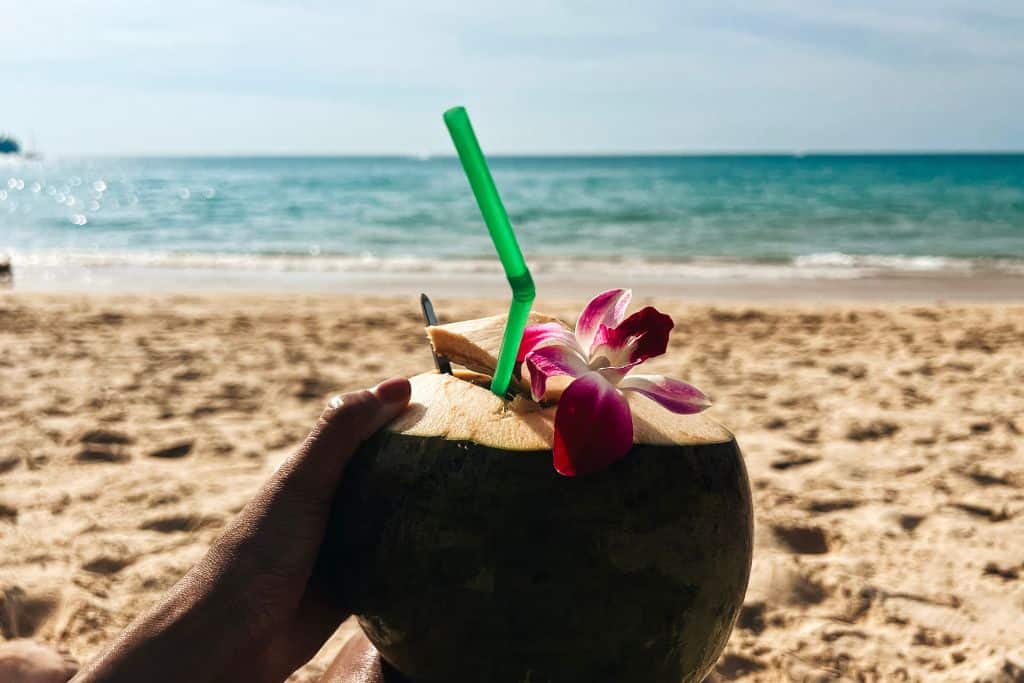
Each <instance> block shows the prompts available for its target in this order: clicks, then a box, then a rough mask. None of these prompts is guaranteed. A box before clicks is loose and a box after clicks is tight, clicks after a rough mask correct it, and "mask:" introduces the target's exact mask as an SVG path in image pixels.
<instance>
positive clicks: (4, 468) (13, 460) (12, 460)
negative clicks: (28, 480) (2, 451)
mask: <svg viewBox="0 0 1024 683" xmlns="http://www.w3.org/2000/svg"><path fill="white" fill-rule="evenodd" d="M20 464H21V458H20V457H19V456H17V455H0V474H4V473H5V472H10V471H11V470H13V469H14V468H15V467H17V466H18V465H20Z"/></svg>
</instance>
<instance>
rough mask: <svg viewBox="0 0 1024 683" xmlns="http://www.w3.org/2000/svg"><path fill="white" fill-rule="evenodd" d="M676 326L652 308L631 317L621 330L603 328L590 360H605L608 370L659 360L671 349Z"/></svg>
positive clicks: (596, 338)
mask: <svg viewBox="0 0 1024 683" xmlns="http://www.w3.org/2000/svg"><path fill="white" fill-rule="evenodd" d="M674 326H675V323H673V322H672V318H670V317H669V316H667V315H665V314H664V313H662V312H661V311H659V310H658V309H656V308H654V307H653V306H647V307H645V308H642V309H640V310H639V311H637V312H636V313H634V314H633V315H631V316H629V317H628V318H626V319H625V320H623V321H622V323H621V324H620V325H619V326H618V327H611V328H610V327H607V326H605V325H601V326H600V327H599V328H598V330H597V335H596V336H595V337H594V343H593V347H592V350H591V352H590V358H591V359H592V360H597V359H599V358H602V357H603V358H605V359H606V361H607V363H606V365H607V366H609V367H622V366H625V365H628V364H630V363H634V364H636V363H642V362H643V361H645V360H647V359H648V358H653V357H655V356H660V355H661V354H663V353H665V349H666V348H668V335H669V332H671V331H672V328H673V327H674Z"/></svg>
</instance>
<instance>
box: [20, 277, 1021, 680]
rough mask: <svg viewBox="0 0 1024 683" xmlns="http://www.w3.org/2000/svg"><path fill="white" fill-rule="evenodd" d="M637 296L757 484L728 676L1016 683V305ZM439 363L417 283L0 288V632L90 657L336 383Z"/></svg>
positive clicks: (459, 314) (172, 572)
mask: <svg viewBox="0 0 1024 683" xmlns="http://www.w3.org/2000/svg"><path fill="white" fill-rule="evenodd" d="M645 289H646V288H645ZM642 291H643V290H642V289H639V288H638V295H639V294H641V293H642ZM747 291H748V297H749V292H750V291H751V290H749V289H748V290H747ZM806 298H813V293H811V294H809V295H808V296H805V299H806ZM909 298H917V297H909ZM979 298H984V296H983V295H979ZM583 299H584V297H580V299H579V300H576V301H563V302H553V303H547V302H539V303H538V308H539V309H540V310H544V311H546V312H550V313H553V314H556V315H559V316H561V317H563V318H565V319H572V318H573V317H574V316H575V313H576V312H577V311H578V310H579V307H580V306H581V304H582V303H583ZM435 303H436V305H437V308H438V312H439V314H440V315H441V317H442V318H443V319H446V320H454V319H463V318H470V317H476V316H480V315H489V314H492V313H496V312H500V311H502V309H503V308H504V306H505V304H504V302H502V301H499V300H474V299H466V298H449V297H444V296H436V297H435ZM653 303H655V304H656V305H658V306H659V308H662V309H663V310H665V311H666V312H668V313H670V314H671V315H673V317H674V318H675V320H676V324H677V326H676V330H675V332H674V335H673V338H672V342H671V346H670V350H669V354H668V355H667V356H666V357H663V358H659V359H657V360H655V361H651V362H649V363H648V364H647V365H645V370H648V369H649V370H651V371H655V372H664V373H665V374H670V375H673V376H677V377H680V378H684V379H687V380H689V381H691V382H693V383H694V384H696V385H697V386H698V387H701V388H702V389H704V390H705V391H707V392H708V393H709V394H710V395H711V396H712V398H713V399H714V401H715V406H714V408H713V409H712V413H711V414H712V415H713V416H715V417H716V418H717V419H719V420H721V421H722V422H724V423H725V424H726V425H728V426H729V427H730V428H732V429H733V430H734V431H735V433H736V434H737V435H738V438H739V440H740V443H741V445H742V447H743V450H744V453H745V455H746V458H747V465H748V469H749V472H750V477H751V483H752V486H753V490H754V500H755V509H756V515H757V538H756V549H755V560H754V567H753V575H752V580H751V587H750V591H749V593H748V597H747V601H746V606H745V608H744V612H743V614H742V616H741V620H740V624H739V626H738V627H737V629H736V630H735V632H734V634H733V637H732V640H731V642H730V645H729V647H728V650H727V652H726V654H725V656H724V657H723V659H722V660H721V661H720V662H719V665H718V673H717V674H716V676H717V677H718V678H719V680H730V681H731V680H739V681H783V680H815V681H817V680H822V681H824V680H885V681H891V680H929V681H931V680H950V681H972V680H976V679H978V680H992V681H997V680H1010V681H1012V680H1020V679H1019V678H1017V679H1015V678H1002V679H1000V678H998V677H997V676H999V675H1004V676H1013V675H1018V676H1021V675H1024V674H1021V673H1018V674H1013V673H1012V672H1013V671H1014V670H1015V667H1024V651H1022V646H1021V641H1020V634H1021V633H1024V544H1022V543H1021V539H1022V538H1024V305H1021V304H1000V305H996V304H987V305H967V304H947V305H937V304H908V305H887V304H879V303H873V302H867V301H861V302H856V303H828V304H823V303H794V302H784V303H779V302H775V303H765V302H763V301H762V302H761V303H758V304H744V303H740V302H730V303H719V304H714V305H711V304H698V303H692V302H691V303H683V302H680V301H679V300H673V299H662V300H656V301H653ZM430 364H431V358H430V353H429V350H428V348H427V346H426V343H425V341H424V340H423V335H422V330H421V323H420V319H419V312H418V307H417V302H416V301H415V299H414V298H413V297H411V296H410V297H405V298H400V299H396V298H372V297H356V296H346V297H342V296H334V297H331V296H320V295H308V294H296V295H294V296H284V295H276V296H256V295H228V294H219V295H217V294H203V295H175V296H171V295H164V296H158V295H130V296H113V295H109V296H108V295H83V294H38V293H36V294H25V293H7V294H2V295H0V634H2V636H3V638H14V637H16V636H29V637H35V638H38V639H42V640H44V641H48V642H52V643H56V644H61V645H64V646H67V647H68V648H70V649H71V650H72V651H73V653H74V654H75V655H76V656H78V657H79V658H87V657H89V656H90V655H91V654H93V653H94V652H96V650H97V648H99V647H100V645H101V644H102V643H103V642H104V641H105V640H107V639H109V638H110V637H111V636H113V635H114V634H115V633H116V632H117V631H118V630H119V629H120V628H121V627H123V626H124V625H125V624H126V623H127V622H128V621H129V620H130V619H131V618H132V616H133V615H134V614H136V613H137V612H138V611H139V610H141V609H143V608H144V607H145V606H146V605H147V604H149V603H151V602H152V601H153V600H154V599H155V598H156V597H157V596H158V595H159V594H160V593H161V592H163V591H164V590H166V589H167V588H168V587H169V586H170V585H171V584H173V583H174V581H175V580H176V579H177V578H178V577H179V576H180V575H181V574H182V573H183V572H184V571H186V570H187V569H188V567H189V566H190V565H191V564H192V563H193V562H195V561H196V560H197V559H198V558H199V557H200V556H201V555H202V553H203V552H204V551H205V549H206V548H207V547H208V545H209V544H210V543H211V542H212V541H213V539H214V538H216V536H217V534H218V532H219V529H220V528H221V527H222V526H223V525H224V524H225V522H226V520H227V519H229V518H230V517H231V515H233V514H234V513H235V512H236V511H237V510H239V509H240V507H241V506H242V505H243V504H244V502H245V500H246V499H247V498H248V496H250V495H251V494H252V492H253V491H254V490H255V489H256V487H258V486H259V485H260V483H261V482H262V481H263V480H264V479H265V478H266V476H267V474H268V472H269V471H270V470H271V468H272V467H273V466H274V465H275V464H276V463H277V462H278V461H279V460H280V459H281V458H282V457H283V455H284V454H285V453H286V452H287V451H288V450H289V449H290V448H291V447H293V446H294V444H295V443H296V442H297V441H299V440H300V439H301V438H302V437H303V436H304V434H305V432H306V430H307V429H308V427H309V426H310V425H311V424H312V423H313V421H314V420H315V418H316V416H317V415H318V414H319V411H320V409H321V407H322V405H323V403H324V401H325V400H326V399H327V398H328V397H329V396H330V395H332V394H333V393H335V392H338V391H342V390H346V389H354V388H359V387H364V386H368V385H371V384H373V383H376V382H377V381H379V380H381V379H383V378H385V377H387V376H390V375H395V374H412V373H416V372H419V371H423V370H426V369H428V368H429V367H430ZM610 627H614V625H610ZM351 628H352V626H351V625H346V628H345V630H344V631H343V633H342V634H340V635H339V636H337V637H336V638H335V639H334V640H333V641H332V642H331V643H330V644H329V645H328V646H327V647H326V648H325V650H324V652H322V653H321V655H320V656H319V657H318V658H317V659H316V660H315V661H314V662H313V663H311V664H310V665H309V666H307V667H306V668H305V669H304V670H303V671H302V672H299V673H298V674H296V676H295V680H302V681H306V680H312V679H315V676H316V674H317V672H319V671H321V670H322V668H323V666H324V663H325V660H327V659H328V658H329V656H330V655H331V654H332V653H333V652H334V651H336V649H337V647H338V646H339V645H340V642H341V640H342V639H343V637H344V633H347V632H350V630H351ZM1016 670H1017V671H1018V672H1019V671H1020V669H1019V668H1018V669H1016ZM1000 672H1010V673H1008V674H1006V673H1004V674H1000ZM984 676H990V678H984Z"/></svg>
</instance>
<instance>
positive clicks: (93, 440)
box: [75, 429, 134, 463]
mask: <svg viewBox="0 0 1024 683" xmlns="http://www.w3.org/2000/svg"><path fill="white" fill-rule="evenodd" d="M77 440H78V442H79V444H81V447H80V450H79V451H78V452H77V453H75V460H76V461H77V462H82V463H96V462H108V463H118V462H127V461H128V460H129V459H130V458H129V456H128V453H127V449H126V446H128V445H129V444H131V443H133V442H134V439H132V438H131V437H130V436H128V435H127V434H122V433H121V432H115V431H110V430H106V429H90V430H88V431H86V432H83V433H82V434H81V435H80V436H79V437H78V439H77Z"/></svg>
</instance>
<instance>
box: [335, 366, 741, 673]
mask: <svg viewBox="0 0 1024 683" xmlns="http://www.w3.org/2000/svg"><path fill="white" fill-rule="evenodd" d="M435 377H436V376H435ZM430 381H433V382H435V383H436V382H437V380H436V379H434V380H430ZM457 381H460V380H455V379H446V380H444V381H443V382H442V383H441V384H438V385H437V386H436V387H432V388H431V387H428V388H427V389H426V390H427V391H435V392H436V391H441V392H444V393H447V394H448V399H449V400H454V401H456V402H465V401H467V400H468V401H470V402H473V403H474V404H476V403H485V402H486V401H488V400H491V399H487V398H484V396H483V395H479V394H477V393H475V392H474V391H462V388H461V387H458V386H455V385H452V384H451V382H457ZM415 387H416V383H415V381H414V405H413V407H412V408H411V410H412V411H413V412H415V411H416V410H417V409H418V408H417V404H416V403H415V399H416V389H415ZM438 387H440V388H438ZM453 387H454V389H458V391H456V392H455V393H456V394H458V395H457V396H455V397H454V398H453V397H452V396H451V393H452V388H453ZM421 390H422V383H421ZM480 391H481V392H482V393H483V394H486V393H487V392H486V390H480ZM421 394H422V391H421ZM488 395H489V394H488ZM467 396H468V397H469V398H466V397H467ZM428 402H429V401H428ZM442 403H443V401H442ZM442 408H444V409H445V410H447V411H448V412H451V406H450V405H449V406H443V405H442ZM419 409H423V406H422V405H421V406H419ZM425 412H426V413H427V414H429V413H430V412H431V407H430V406H427V408H426V410H425ZM468 412H469V413H470V414H472V413H473V410H472V409H470V410H469V411H468ZM485 412H486V411H485ZM534 418H536V415H534V416H533V418H531V419H534ZM472 419H474V418H471V421H472ZM505 419H512V420H516V419H517V418H516V417H515V416H512V417H511V418H509V417H508V416H506V417H505ZM462 422H465V416H463V419H462ZM528 422H529V420H528V421H526V422H524V424H526V423H528ZM424 424H427V425H432V424H434V423H432V422H431V421H430V420H429V419H426V420H424V419H423V415H422V414H421V415H420V416H419V417H417V418H416V419H413V420H411V422H410V420H406V422H405V423H404V424H403V423H402V422H401V420H400V421H399V425H398V430H395V429H394V428H393V429H392V430H384V431H382V432H380V433H378V434H377V435H376V436H375V437H374V438H372V439H371V440H370V441H368V442H367V443H366V444H364V445H363V446H362V447H361V448H360V450H359V451H358V453H357V454H356V456H355V457H354V458H353V459H352V461H351V462H350V464H349V465H348V469H347V470H346V474H345V478H344V481H343V484H342V488H343V491H342V492H341V495H340V496H339V497H338V501H339V505H338V507H337V508H336V510H335V517H334V520H333V523H332V530H331V532H330V533H331V534H332V545H333V548H332V556H331V559H330V561H331V562H332V565H333V568H332V569H333V571H334V572H336V574H337V575H338V577H339V585H340V586H341V587H342V589H343V591H344V596H345V604H346V606H347V607H348V608H349V609H351V610H352V611H353V612H354V613H355V614H356V615H358V618H359V622H360V624H361V625H362V628H363V630H364V631H365V632H366V634H367V636H368V637H369V638H370V640H371V641H372V642H373V644H374V645H375V646H376V647H377V649H378V650H379V651H380V653H381V655H382V656H383V657H384V658H385V659H386V660H387V661H388V662H389V663H390V664H391V665H392V666H394V667H395V668H396V669H397V670H398V671H400V672H402V673H403V674H405V675H406V676H407V677H409V678H410V679H411V680H413V681H416V682H417V683H455V682H460V683H462V682H466V681H472V682H475V683H522V682H526V681H529V682H531V683H570V682H572V683H577V682H579V683H583V682H586V683H601V682H603V681H608V682H612V681H615V682H616V683H647V682H650V683H681V682H688V681H701V680H703V678H704V676H705V675H706V674H707V673H708V671H709V670H710V669H711V667H712V666H713V665H714V663H715V661H716V659H717V658H718V656H719V655H720V654H721V651H722V649H723V648H724V647H725V644H726V641H727V640H728V638H729V634H730V632H731V630H732V628H733V624H734V623H735V621H736V617H737V615H738V613H739V610H740V607H741V605H742V602H743V596H744V593H745V591H746V587H747V580H748V577H749V573H750V561H751V552H752V532H753V516H752V508H751V496H750V488H749V484H748V481H747V474H746V469H745V467H744V463H743V458H742V456H741V454H740V450H739V447H738V445H737V443H736V441H735V439H734V438H732V437H731V435H728V432H725V431H724V430H721V431H720V432H718V434H719V435H721V434H726V435H728V436H727V437H726V438H725V439H724V440H723V439H719V440H717V441H709V439H708V438H707V435H706V434H705V437H704V438H697V439H694V441H697V442H696V443H677V444H670V445H666V444H650V443H647V444H645V443H637V444H635V445H634V447H633V449H632V450H631V451H630V452H629V453H628V454H627V455H626V456H625V457H624V458H623V459H622V460H620V461H618V462H617V463H615V464H614V465H612V466H611V467H609V468H608V469H606V470H603V471H601V472H597V473H595V474H591V475H587V476H582V477H574V478H568V477H563V476H560V475H558V474H557V473H556V472H555V471H554V469H553V468H552V459H551V458H552V456H551V451H550V449H527V450H523V449H521V448H518V447H513V448H502V447H498V446H497V445H495V444H494V443H480V442H478V441H485V442H486V441H488V439H487V438H482V439H479V440H478V441H474V440H468V439H453V438H450V437H446V436H445V435H443V434H438V435H437V436H430V435H424V434H423V433H416V432H422V431H423V430H424V427H423V425H424ZM434 426H436V425H434ZM533 427H534V429H533V430H532V431H533V432H536V425H535V424H534V425H533ZM436 431H445V430H442V429H438V430H436ZM698 431H700V430H698ZM705 431H706V430H705ZM410 432H412V433H410ZM509 433H510V432H509V431H508V429H507V425H506V427H505V428H503V429H502V430H501V431H500V435H501V436H500V438H499V439H497V440H498V441H501V440H502V439H504V440H505V441H508V442H509V443H512V444H515V445H521V444H522V443H530V440H529V439H528V438H527V439H518V437H514V438H511V439H510V438H509V437H508V434H509ZM512 433H513V434H514V433H515V430H513V432H512ZM662 440H663V439H662Z"/></svg>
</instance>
